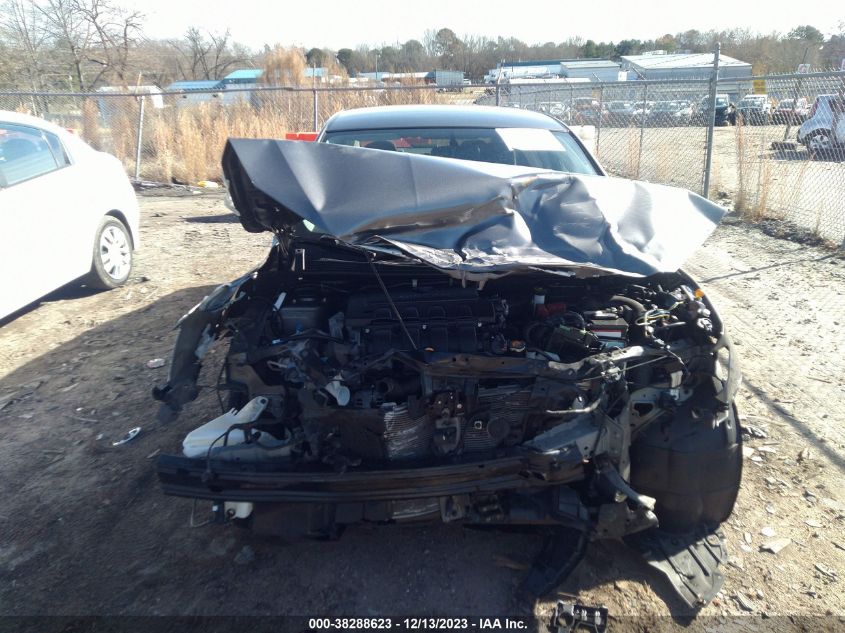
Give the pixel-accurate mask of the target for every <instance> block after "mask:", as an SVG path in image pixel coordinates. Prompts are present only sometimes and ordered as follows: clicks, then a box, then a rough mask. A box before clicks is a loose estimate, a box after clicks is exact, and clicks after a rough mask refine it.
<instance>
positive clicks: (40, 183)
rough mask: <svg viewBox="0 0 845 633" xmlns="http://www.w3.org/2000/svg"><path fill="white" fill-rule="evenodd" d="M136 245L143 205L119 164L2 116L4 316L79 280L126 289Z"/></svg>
mask: <svg viewBox="0 0 845 633" xmlns="http://www.w3.org/2000/svg"><path fill="white" fill-rule="evenodd" d="M137 247H138V201H137V200H136V198H135V192H134V191H133V189H132V185H131V184H130V183H129V179H128V178H127V177H126V173H125V172H124V170H123V166H122V165H121V163H120V161H118V160H117V159H116V158H115V157H114V156H111V155H109V154H104V153H102V152H98V151H96V150H94V149H93V148H91V147H90V146H89V145H87V144H86V143H85V142H84V141H83V140H82V139H80V138H79V137H77V136H76V135H74V134H72V133H71V132H68V131H67V130H65V129H63V128H61V127H58V126H56V125H53V124H52V123H49V122H47V121H44V120H43V119H39V118H36V117H32V116H28V115H25V114H19V113H17V112H5V111H0V286H2V288H3V292H2V293H0V318H3V317H5V316H7V315H9V314H11V313H12V312H14V311H15V310H18V309H20V308H22V307H24V306H26V305H27V304H29V303H32V302H33V301H35V300H36V299H39V298H40V297H43V296H44V295H45V294H47V293H48V292H50V291H52V290H55V289H56V288H59V287H60V286H63V285H64V284H66V283H68V282H71V281H74V280H76V279H80V278H81V279H82V281H83V282H84V283H85V284H86V285H87V286H89V287H94V288H102V289H109V288H116V287H118V286H120V285H122V284H124V283H125V282H126V280H127V279H128V278H129V274H130V272H131V270H132V254H133V251H134V250H135V249H136V248H137Z"/></svg>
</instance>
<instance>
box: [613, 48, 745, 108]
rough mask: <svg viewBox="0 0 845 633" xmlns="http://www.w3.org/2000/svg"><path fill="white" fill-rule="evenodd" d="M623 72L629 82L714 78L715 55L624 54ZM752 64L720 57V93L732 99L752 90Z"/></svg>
mask: <svg viewBox="0 0 845 633" xmlns="http://www.w3.org/2000/svg"><path fill="white" fill-rule="evenodd" d="M622 70H623V71H626V72H627V74H628V79H629V80H631V81H633V80H637V79H657V80H664V81H672V80H677V81H684V80H693V79H696V80H702V79H710V77H711V76H712V73H713V53H676V54H665V53H663V52H662V51H655V52H653V53H646V54H644V55H623V56H622ZM751 74H752V72H751V64H749V63H747V62H743V61H740V60H738V59H734V58H733V57H729V56H728V55H719V92H720V93H727V94H728V95H729V96H730V98H731V99H732V100H735V99H737V98H738V97H739V96H740V95H743V94H746V93H747V92H750V91H751V80H750V77H751Z"/></svg>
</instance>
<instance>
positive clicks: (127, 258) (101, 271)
mask: <svg viewBox="0 0 845 633" xmlns="http://www.w3.org/2000/svg"><path fill="white" fill-rule="evenodd" d="M131 272H132V236H131V234H130V233H129V229H127V228H126V225H125V224H123V222H121V221H120V220H118V219H117V218H115V217H112V216H109V215H107V216H105V217H104V218H103V219H102V220H101V221H100V225H99V226H98V227H97V233H96V235H95V237H94V252H93V255H92V258H91V271H90V272H89V273H88V274H87V275H86V276H85V278H84V280H83V281H84V283H85V285H86V286H88V287H89V288H99V289H101V290H111V289H112V288H118V287H120V286H122V285H123V284H125V283H126V280H127V279H129V275H130V274H131Z"/></svg>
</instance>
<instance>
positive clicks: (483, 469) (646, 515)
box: [154, 105, 742, 606]
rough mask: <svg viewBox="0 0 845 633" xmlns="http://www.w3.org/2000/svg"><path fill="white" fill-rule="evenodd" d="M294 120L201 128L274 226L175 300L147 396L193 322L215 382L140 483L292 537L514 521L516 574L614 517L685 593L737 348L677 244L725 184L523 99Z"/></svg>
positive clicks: (733, 423) (193, 379)
mask: <svg viewBox="0 0 845 633" xmlns="http://www.w3.org/2000/svg"><path fill="white" fill-rule="evenodd" d="M318 140H319V141H320V142H318V143H303V142H295V141H272V140H257V139H231V140H230V141H229V142H228V143H227V146H226V149H225V150H224V153H223V161H222V162H223V171H224V174H225V176H226V180H227V182H228V183H229V192H230V194H231V197H232V202H233V207H234V209H235V210H236V212H237V214H238V216H239V218H240V221H241V223H242V225H243V226H244V228H245V229H246V230H247V231H250V232H260V231H270V232H272V233H274V234H275V235H276V238H277V239H276V240H275V241H274V243H273V245H272V247H271V248H270V252H269V253H268V257H267V259H266V261H265V262H264V263H263V264H262V265H261V266H260V267H258V268H257V269H255V270H253V271H251V272H248V273H247V274H245V275H243V276H242V277H240V278H239V279H236V280H234V281H232V282H229V283H226V284H224V285H222V286H219V287H218V288H217V289H216V290H214V291H213V292H211V293H210V294H209V295H208V296H206V297H205V299H203V300H202V301H201V302H200V303H199V304H198V305H197V306H196V307H195V308H194V309H192V310H191V311H190V312H189V313H188V314H187V315H186V316H185V317H184V318H183V319H182V320H181V321H180V322H179V328H180V332H179V336H178V338H177V340H176V344H175V347H174V352H173V357H172V362H171V363H170V371H169V376H168V381H167V383H166V384H164V385H162V386H161V387H158V388H156V389H155V390H154V396H155V397H156V398H157V399H158V400H159V401H161V402H162V404H163V408H162V415H163V416H164V417H165V418H167V419H171V420H172V418H173V416H174V415H175V414H177V413H178V412H179V411H180V410H181V409H182V408H183V407H184V406H185V405H186V404H188V403H189V402H190V401H191V400H193V399H194V398H196V397H197V394H198V386H197V378H198V376H199V375H200V368H201V362H202V357H203V355H204V354H205V351H206V350H208V348H209V346H210V344H211V342H212V341H213V340H214V339H221V340H224V341H226V342H227V343H228V345H229V349H228V352H226V353H224V354H217V355H215V358H214V360H215V362H222V365H223V366H222V368H221V369H220V370H219V371H220V373H219V376H220V377H221V378H220V380H218V381H217V384H218V389H219V391H220V395H221V398H222V397H226V398H227V400H228V404H227V405H225V409H226V411H224V413H223V414H222V415H220V416H219V417H215V418H214V419H212V420H210V421H207V420H203V421H202V422H200V425H199V426H197V423H196V421H195V420H192V421H189V422H190V423H189V424H188V426H187V428H186V431H187V434H186V436H185V439H184V441H183V443H182V447H181V448H182V451H181V454H165V455H160V456H159V457H158V460H157V463H156V468H157V472H158V477H159V480H160V482H161V484H162V487H163V490H164V492H165V493H166V494H168V495H174V496H180V497H187V498H191V499H195V500H202V501H206V502H208V503H207V505H208V507H209V508H210V509H211V511H212V513H213V516H215V517H216V518H217V519H218V520H219V522H220V523H225V522H230V523H232V524H234V525H237V526H239V527H242V528H245V529H252V530H255V531H256V532H259V533H262V532H263V533H266V534H275V535H277V536H284V537H285V538H291V539H292V538H323V539H324V538H335V537H338V536H340V534H341V533H342V531H343V530H344V528H345V527H346V526H347V525H350V524H356V523H366V522H369V523H378V524H390V523H399V524H401V523H405V522H441V521H442V522H456V523H463V524H466V525H469V526H484V527H488V528H493V527H499V528H502V529H516V530H535V529H536V530H538V531H540V533H541V534H545V535H548V539H547V541H546V544H547V545H546V547H544V548H542V549H541V550H540V553H539V555H538V557H537V559H536V563H535V566H534V567H533V568H532V569H531V570H530V571H529V573H528V575H527V576H526V578H525V581H524V583H523V587H522V591H523V592H526V593H528V594H529V595H531V594H534V595H539V594H544V593H547V592H549V591H551V590H553V589H554V588H555V587H556V586H557V585H558V584H559V583H560V582H561V581H562V580H563V579H564V578H565V577H566V575H567V574H568V573H569V572H570V571H571V570H572V569H573V568H574V567H575V565H576V564H577V563H578V561H579V560H581V559H582V558H583V556H584V554H585V552H586V548H587V544H588V543H589V542H590V541H592V540H593V539H602V538H607V539H616V540H618V539H620V538H621V537H623V536H631V537H632V540H629V541H627V542H628V543H629V544H631V545H634V546H635V547H637V549H639V551H640V552H642V553H643V554H644V555H645V556H646V560H648V561H649V562H650V563H651V564H652V565H654V566H655V567H657V568H658V569H661V570H663V572H664V573H665V574H666V575H667V577H668V579H669V581H670V582H671V583H672V586H673V587H674V588H675V590H676V591H677V592H678V593H679V595H680V596H681V597H682V599H683V600H685V601H686V602H687V604H689V605H690V606H701V605H703V604H704V603H706V602H707V601H708V600H710V599H712V598H713V597H714V596H715V595H716V593H717V592H718V591H719V589H720V587H721V584H722V574H720V573H717V567H718V565H719V564H720V563H722V562H726V560H727V552H726V543H725V541H724V538H723V536H722V535H721V534H720V532H718V531H716V527H717V525H718V524H719V523H721V522H723V521H725V520H726V519H727V518H728V516H729V515H730V514H731V511H732V509H733V506H734V502H735V500H736V497H737V493H738V492H739V488H740V480H741V472H742V451H741V448H742V446H741V436H740V432H739V423H738V416H737V412H736V408H735V406H734V399H735V395H736V392H737V389H738V387H739V384H740V373H739V366H738V364H737V358H736V354H735V353H734V352H733V349H732V346H731V342H730V339H729V338H728V335H727V333H726V331H725V329H724V324H723V322H722V320H721V319H720V318H719V316H718V315H717V313H716V311H715V308H714V307H713V305H712V303H711V301H710V299H709V298H708V295H707V294H706V293H705V292H704V291H703V290H702V289H701V288H699V287H698V285H697V284H696V282H695V281H694V280H693V279H692V278H690V277H689V275H687V274H686V273H685V272H684V271H682V270H679V269H678V266H680V265H681V263H682V262H683V260H685V259H686V258H687V257H688V256H689V255H691V254H692V253H693V252H694V251H695V249H696V248H698V246H699V245H700V244H701V243H702V242H703V241H704V239H706V237H707V236H708V235H709V234H710V233H711V232H712V231H713V229H715V227H716V224H717V223H718V221H719V219H720V218H721V217H722V216H723V215H724V213H725V210H724V209H723V208H721V207H719V206H717V205H715V204H713V203H711V202H709V201H707V200H704V199H703V198H700V197H699V196H696V195H695V194H692V193H691V192H688V191H685V190H682V189H677V188H674V187H665V186H661V185H655V184H650V183H642V182H632V181H628V180H625V179H620V178H609V177H606V176H605V175H604V174H603V172H602V171H601V169H600V168H599V167H598V164H597V163H596V161H595V160H594V159H593V158H592V157H591V156H590V155H589V153H588V152H587V151H586V149H584V147H583V146H582V145H581V143H580V142H579V141H578V140H577V139H576V138H575V137H574V136H573V135H572V133H571V132H570V131H569V130H568V129H567V128H566V127H565V126H564V125H563V124H561V123H560V122H559V121H556V120H555V119H553V118H551V117H549V116H545V115H542V114H539V113H537V112H530V111H527V110H515V109H510V108H489V107H481V106H472V107H461V106H445V105H438V106H394V107H380V108H365V109H360V110H351V111H346V112H341V113H338V114H335V115H334V116H333V117H332V118H330V119H329V121H328V122H327V123H326V125H325V127H324V129H323V130H322V132H321V133H320V136H319V137H318ZM453 159H461V160H453ZM494 163H496V164H494ZM608 226H610V227H611V230H609V229H608ZM215 371H218V370H216V369H215ZM224 394H225V395H224ZM195 426H196V428H193V427H195ZM189 429H193V430H189Z"/></svg>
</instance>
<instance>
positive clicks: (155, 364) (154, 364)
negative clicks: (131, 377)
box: [147, 358, 165, 369]
mask: <svg viewBox="0 0 845 633" xmlns="http://www.w3.org/2000/svg"><path fill="white" fill-rule="evenodd" d="M164 364H165V361H164V359H163V358H153V359H152V360H148V361H147V369H158V368H159V367H164Z"/></svg>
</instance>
